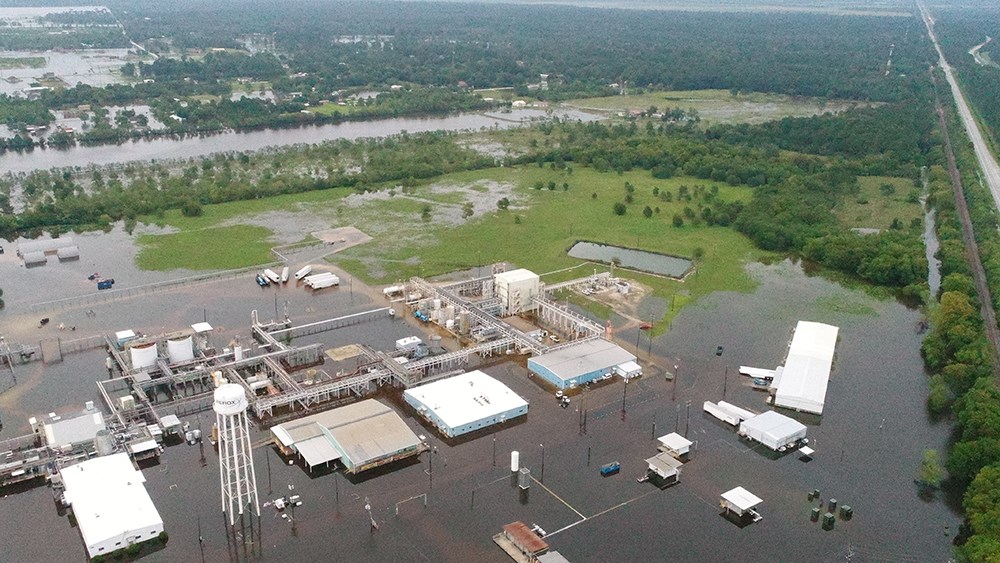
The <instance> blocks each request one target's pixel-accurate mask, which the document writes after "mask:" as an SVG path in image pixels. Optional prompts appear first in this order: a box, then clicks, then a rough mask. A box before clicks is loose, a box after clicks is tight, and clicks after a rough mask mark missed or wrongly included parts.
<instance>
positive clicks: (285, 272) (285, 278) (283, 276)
mask: <svg viewBox="0 0 1000 563" xmlns="http://www.w3.org/2000/svg"><path fill="white" fill-rule="evenodd" d="M287 281H288V266H285V267H284V268H282V269H281V283H285V282H287Z"/></svg>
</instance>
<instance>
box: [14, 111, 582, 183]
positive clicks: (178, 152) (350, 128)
mask: <svg viewBox="0 0 1000 563" xmlns="http://www.w3.org/2000/svg"><path fill="white" fill-rule="evenodd" d="M550 117H558V118H560V119H565V120H574V121H575V120H580V121H595V120H598V119H601V117H600V116H596V115H593V114H589V113H585V112H582V111H576V110H561V109H560V110H556V111H554V112H552V113H547V112H544V111H541V110H534V109H523V110H513V111H511V112H509V113H503V114H481V113H462V114H456V115H448V116H445V117H399V118H393V119H379V120H373V121H345V122H342V123H330V124H326V125H309V126H303V127H297V128H290V129H265V130H257V131H227V132H223V133H219V134H215V135H206V136H203V137H186V138H183V139H173V138H166V137H159V138H154V139H140V140H135V141H127V142H125V143H122V144H121V145H101V146H80V145H76V146H73V147H70V148H67V149H52V148H47V149H35V150H33V151H27V152H23V153H18V152H8V153H6V154H4V155H0V167H2V170H4V171H7V172H14V173H18V172H30V171H32V170H40V169H42V170H44V169H49V168H63V167H87V166H91V165H94V166H103V165H107V164H119V163H125V162H131V161H137V160H146V161H148V160H164V159H166V160H173V159H187V158H196V157H202V156H206V155H209V154H214V153H218V152H231V151H236V152H243V151H255V150H260V149H264V148H268V147H283V146H290V145H297V144H313V143H321V142H324V141H333V140H338V139H351V140H353V139H360V138H375V137H387V136H390V135H396V134H399V133H402V132H409V133H419V132H424V131H478V130H482V129H509V128H511V127H518V126H520V125H523V124H524V123H527V122H529V121H536V120H540V119H546V118H550Z"/></svg>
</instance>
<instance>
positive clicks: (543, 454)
mask: <svg viewBox="0 0 1000 563" xmlns="http://www.w3.org/2000/svg"><path fill="white" fill-rule="evenodd" d="M538 446H539V447H540V448H542V475H541V481H542V483H545V444H538Z"/></svg>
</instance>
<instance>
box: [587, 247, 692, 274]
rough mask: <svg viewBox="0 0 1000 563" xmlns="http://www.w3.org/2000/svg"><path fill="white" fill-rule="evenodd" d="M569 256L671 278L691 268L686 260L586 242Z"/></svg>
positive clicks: (689, 262)
mask: <svg viewBox="0 0 1000 563" xmlns="http://www.w3.org/2000/svg"><path fill="white" fill-rule="evenodd" d="M569 255H570V256H572V257H573V258H583V259H585V260H593V261H595V262H603V263H605V264H610V263H612V262H614V263H615V265H617V266H622V267H624V268H630V269H633V270H640V271H643V272H649V273H652V274H659V275H661V276H669V277H672V278H680V277H684V274H686V273H687V271H688V270H689V269H690V268H691V261H690V260H688V259H686V258H678V257H677V256H668V255H666V254H657V253H655V252H647V251H645V250H635V249H632V248H625V247H622V246H612V245H608V244H599V243H596V242H587V241H580V242H577V243H576V244H574V245H573V246H572V247H571V248H570V249H569Z"/></svg>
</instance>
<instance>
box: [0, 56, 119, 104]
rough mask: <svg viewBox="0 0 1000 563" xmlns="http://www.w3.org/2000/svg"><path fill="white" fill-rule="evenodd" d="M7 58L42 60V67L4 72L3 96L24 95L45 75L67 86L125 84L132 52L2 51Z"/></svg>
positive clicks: (0, 88)
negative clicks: (122, 75) (122, 70)
mask: <svg viewBox="0 0 1000 563" xmlns="http://www.w3.org/2000/svg"><path fill="white" fill-rule="evenodd" d="M0 56H3V57H5V58H22V57H42V58H44V59H45V64H44V65H43V66H41V67H38V68H12V69H5V70H0V93H2V94H8V95H12V96H13V95H20V94H21V93H22V90H24V89H25V88H28V87H29V86H31V83H32V82H37V81H38V80H39V79H40V78H42V76H44V75H45V74H49V73H51V74H53V75H55V76H56V77H58V78H61V79H62V80H63V81H64V82H65V83H66V84H67V85H69V86H76V85H77V84H80V83H82V84H87V85H90V86H95V87H104V86H107V85H108V84H115V83H118V82H120V81H121V79H120V77H119V72H118V71H119V69H120V68H121V66H122V65H123V64H125V63H126V62H128V61H129V54H128V49H74V50H73V51H0Z"/></svg>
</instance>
